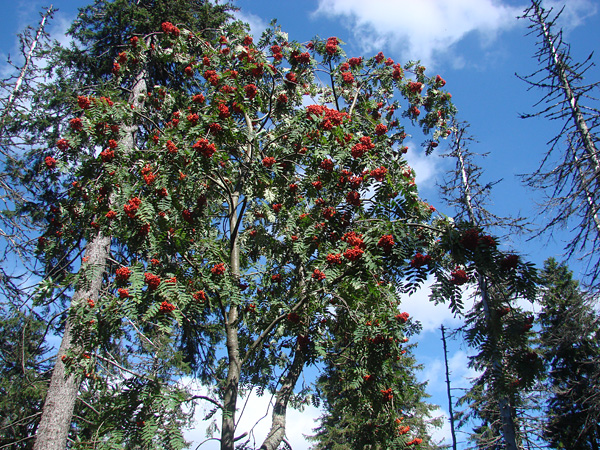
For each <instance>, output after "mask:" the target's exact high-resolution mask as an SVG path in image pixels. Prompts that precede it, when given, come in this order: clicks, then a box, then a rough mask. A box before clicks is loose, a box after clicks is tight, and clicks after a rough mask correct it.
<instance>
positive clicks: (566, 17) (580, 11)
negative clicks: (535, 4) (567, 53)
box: [542, 0, 598, 31]
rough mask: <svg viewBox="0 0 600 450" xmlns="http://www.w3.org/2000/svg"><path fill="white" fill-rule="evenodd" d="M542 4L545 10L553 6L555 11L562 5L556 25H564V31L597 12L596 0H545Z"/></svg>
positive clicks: (576, 25)
mask: <svg viewBox="0 0 600 450" xmlns="http://www.w3.org/2000/svg"><path fill="white" fill-rule="evenodd" d="M542 6H543V7H544V8H546V9H547V10H548V9H550V8H553V12H555V13H557V12H558V11H560V10H561V9H562V8H563V7H564V10H563V12H562V14H561V15H560V19H559V21H558V25H559V26H561V27H564V29H565V30H566V31H570V30H572V29H573V28H576V27H578V26H579V25H581V24H582V23H583V22H585V20H586V19H588V18H589V17H592V16H594V15H596V14H597V13H598V2H596V1H594V0H568V1H567V0H546V1H544V2H543V3H542Z"/></svg>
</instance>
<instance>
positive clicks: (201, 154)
mask: <svg viewBox="0 0 600 450" xmlns="http://www.w3.org/2000/svg"><path fill="white" fill-rule="evenodd" d="M151 37H152V39H148V38H146V37H145V36H140V37H138V36H132V38H131V39H130V41H129V46H128V47H127V48H125V49H123V50H122V51H120V52H119V53H118V56H117V58H116V60H115V61H114V62H113V65H112V66H111V67H112V68H111V73H112V78H111V80H110V81H109V82H107V83H106V85H104V86H98V87H97V89H96V90H95V91H91V90H90V91H87V92H85V93H82V94H81V95H79V96H77V97H76V98H71V100H70V102H71V105H72V106H73V107H75V111H77V112H76V113H75V114H74V115H73V116H72V117H70V118H68V119H67V121H66V124H68V125H67V126H65V127H61V128H59V129H60V130H61V134H60V136H57V141H56V146H55V148H54V149H52V150H51V151H48V153H46V154H45V155H44V159H43V165H41V170H43V171H44V174H45V175H46V176H47V177H48V178H49V181H50V182H51V183H56V184H59V183H66V182H68V183H69V184H68V188H67V190H66V192H65V195H64V196H60V197H58V198H56V201H55V202H54V204H53V205H52V207H51V208H50V212H51V218H50V220H49V222H50V226H49V228H48V230H47V232H46V234H45V235H44V236H42V239H41V241H40V242H41V244H42V245H41V247H40V251H42V252H43V258H44V260H45V261H52V264H54V262H58V261H59V260H60V258H63V257H65V255H70V257H71V259H72V261H73V262H77V263H79V261H80V263H81V267H80V268H77V264H74V268H71V267H69V266H68V265H65V264H60V265H57V264H54V265H55V266H56V267H61V270H62V273H61V277H60V278H58V279H55V280H54V282H53V283H49V282H47V283H45V284H44V285H43V287H44V289H45V290H44V291H43V292H44V294H45V296H46V298H54V293H55V292H60V291H61V290H63V292H64V290H68V289H69V288H70V287H72V286H74V287H75V293H74V295H73V298H72V301H71V304H70V307H69V312H68V317H69V319H68V322H67V330H66V331H65V336H67V338H63V345H62V347H61V349H60V350H59V357H58V361H57V367H58V365H60V364H62V365H63V366H66V370H67V377H66V378H65V377H64V376H62V377H61V375H60V373H59V372H57V371H56V369H55V373H58V374H59V375H58V379H59V380H63V381H64V380H65V379H66V380H70V379H72V380H75V381H76V380H78V379H85V380H86V381H85V383H84V385H83V386H84V388H86V389H87V388H89V391H90V392H91V393H93V394H94V395H96V397H97V398H98V400H97V401H96V402H95V403H93V404H92V405H91V406H92V407H93V408H94V410H95V411H94V414H91V415H90V417H89V418H86V419H87V420H88V422H89V423H88V424H87V427H88V429H90V430H92V431H93V433H91V434H90V435H86V436H85V439H83V438H81V437H78V436H77V434H74V435H73V436H72V438H73V440H74V441H75V443H76V444H74V445H75V446H80V447H82V448H85V447H86V446H87V447H91V446H93V447H95V448H102V447H107V448H110V447H111V446H128V445H129V446H133V445H142V446H144V447H149V448H152V447H161V448H162V447H167V448H182V447H183V446H184V445H185V443H184V442H183V440H182V438H181V426H182V425H184V424H185V420H186V416H185V411H186V409H185V408H184V407H183V406H184V405H190V404H193V403H194V402H197V401H203V402H208V404H210V405H211V406H212V407H214V408H215V412H219V413H220V415H221V426H220V436H219V439H220V442H221V448H222V449H224V450H225V449H227V450H229V449H233V448H234V447H242V448H248V447H255V445H254V444H255V443H254V442H252V441H251V437H252V435H251V434H246V433H245V432H242V431H244V430H236V425H237V420H236V418H237V410H238V404H237V402H238V398H239V397H240V395H241V394H243V393H245V392H247V391H248V390H249V389H253V388H258V389H259V391H263V392H265V391H266V392H270V393H272V394H273V396H274V405H273V412H272V426H271V430H270V432H269V434H268V436H267V437H266V439H265V440H264V441H263V442H262V443H258V444H259V446H260V448H264V449H275V448H278V447H279V445H280V444H281V442H282V441H283V439H284V436H285V417H286V410H287V406H288V404H290V403H292V404H298V403H302V402H305V401H307V398H306V397H305V396H304V395H303V391H302V390H301V391H300V392H297V391H295V386H296V384H297V381H298V379H299V377H300V376H301V374H302V373H303V369H304V368H305V367H306V366H307V365H310V364H317V363H326V364H329V363H332V364H334V365H335V364H336V363H337V364H338V365H339V361H340V360H341V359H343V358H352V360H353V361H354V366H349V367H346V368H344V370H345V371H346V372H347V373H348V374H349V377H350V378H349V379H348V380H347V381H345V382H344V383H348V384H345V387H344V389H347V387H349V386H354V385H356V384H357V383H358V384H360V385H361V386H363V385H364V383H366V382H367V380H365V378H364V377H365V376H366V375H369V374H372V375H374V377H373V379H372V383H371V384H370V385H368V386H367V385H364V389H363V390H362V391H361V400H362V402H363V405H365V411H370V412H371V413H370V416H369V420H370V421H371V423H372V424H373V425H374V426H375V427H376V428H377V429H378V430H379V438H378V441H377V443H374V445H375V446H380V447H382V448H389V446H395V447H398V448H403V447H406V446H413V445H418V444H420V443H421V440H422V439H423V438H422V437H421V436H419V435H418V434H415V430H406V431H404V430H405V428H404V427H405V426H406V425H403V424H402V420H403V419H402V417H403V416H401V415H400V414H401V412H400V411H401V410H403V408H404V405H407V406H406V408H407V410H408V411H409V412H411V413H412V412H413V411H412V410H411V408H412V407H413V406H414V405H415V403H416V402H417V400H418V399H419V398H420V395H421V393H422V386H418V385H417V386H414V385H413V384H412V381H411V378H410V371H409V370H407V369H402V368H399V367H398V361H402V358H403V357H404V356H403V355H404V353H403V351H404V349H403V348H402V346H401V343H402V341H403V340H404V338H405V334H406V333H407V328H406V327H407V325H406V322H407V317H406V316H405V314H403V313H402V312H401V310H399V309H398V299H399V296H400V295H401V294H405V293H410V292H414V290H415V289H417V287H418V285H419V284H420V283H421V282H422V281H423V280H424V279H425V278H426V276H427V274H428V273H435V274H436V276H437V277H438V289H437V292H438V293H439V294H440V296H441V297H443V298H444V299H450V301H451V302H452V304H453V307H457V298H458V292H459V290H460V286H461V285H462V284H464V283H465V282H467V281H468V277H469V275H468V274H467V272H466V271H465V270H463V269H462V268H458V267H455V266H454V264H455V263H458V264H461V265H465V268H466V264H467V263H468V261H469V258H471V257H472V256H473V255H471V254H465V253H464V252H462V253H461V250H460V247H459V246H457V245H456V242H457V240H459V239H460V236H461V235H462V233H463V231H462V230H454V228H453V225H452V223H451V221H449V220H446V219H444V218H442V217H439V216H437V217H435V218H433V217H432V214H433V212H434V209H433V208H432V207H430V206H429V205H427V204H426V203H424V202H423V201H422V200H421V199H420V198H419V196H418V192H417V188H416V185H415V183H414V171H413V170H412V169H411V168H410V167H408V165H407V164H406V161H405V160H404V159H403V153H404V152H405V150H406V148H405V146H404V145H403V144H404V140H405V138H406V133H405V131H404V124H405V123H409V122H413V123H415V124H418V125H419V126H420V127H422V128H423V130H424V131H425V132H433V136H432V139H433V140H434V141H435V140H437V139H438V138H439V137H441V136H445V135H447V130H446V127H447V123H446V121H447V120H448V119H449V118H450V116H451V115H452V114H453V112H454V108H453V106H452V104H451V102H450V95H449V94H448V93H446V92H445V91H444V90H442V89H441V88H442V86H443V80H442V78H441V77H440V76H436V77H429V76H426V75H425V69H424V68H423V67H422V66H420V65H418V64H415V63H409V64H407V65H405V66H401V65H400V64H397V63H395V62H394V61H392V60H391V59H389V58H388V59H386V58H385V57H384V55H383V54H382V53H379V54H377V55H376V56H374V57H372V58H369V59H365V58H357V57H355V58H346V57H345V55H344V54H343V51H342V49H341V42H340V41H339V40H338V39H337V38H335V37H330V38H328V39H326V40H322V39H318V38H315V40H314V41H313V42H310V43H306V44H300V43H296V42H293V41H290V40H289V38H288V37H287V35H286V34H285V33H282V32H281V31H280V30H279V29H277V28H270V29H269V30H267V31H266V33H265V34H264V35H263V37H262V38H261V39H260V41H258V42H257V43H255V42H254V40H253V38H252V37H250V36H248V35H247V30H246V29H245V27H244V26H242V25H241V24H239V23H231V24H229V25H227V26H225V27H224V28H222V29H221V30H219V31H218V32H216V33H210V34H204V35H203V34H202V33H201V30H195V29H189V28H187V27H186V24H173V23H171V22H163V23H162V24H161V28H160V30H159V31H157V32H154V33H152V35H151ZM136 38H137V39H136ZM161 64H162V65H164V66H165V67H168V68H169V70H171V71H173V73H179V74H182V75H179V76H181V77H182V78H183V79H184V80H186V83H185V84H184V85H183V86H178V85H176V84H175V83H172V84H170V83H169V81H168V80H166V81H165V82H164V83H163V84H156V85H149V84H148V83H147V82H146V80H145V77H146V76H147V74H148V73H149V72H148V71H146V70H145V67H146V66H150V65H152V66H153V67H157V66H160V65H161ZM124 86H125V87H128V89H127V90H125V89H123V87H124ZM401 120H402V121H401ZM432 142H433V141H432ZM52 219H53V220H52ZM438 238H439V239H440V240H438ZM83 245H85V246H86V253H84V254H83V255H82V253H81V248H82V246H83ZM65 249H67V250H68V251H67V252H65ZM71 249H72V250H71ZM484 253H485V254H484V256H485V258H486V259H485V261H486V263H487V264H488V265H487V266H486V267H489V270H490V271H493V272H494V273H498V274H499V275H498V276H499V277H502V279H503V280H504V281H505V282H506V283H510V284H511V286H512V287H513V288H514V290H515V291H519V290H520V291H523V290H525V289H526V288H527V287H528V286H529V285H530V277H529V273H528V272H527V271H526V270H524V269H525V266H522V265H519V266H518V268H516V270H512V271H508V272H502V271H501V268H500V267H499V264H500V261H502V260H503V258H504V255H502V254H501V253H500V252H497V251H496V250H494V249H491V250H489V251H486V252H484ZM81 256H83V258H81ZM80 258H81V259H80ZM482 258H483V256H482ZM448 261H452V266H451V267H452V268H451V269H450V270H448V269H447V267H448ZM461 267H462V266H461ZM511 269H512V267H511ZM43 300H44V299H43V298H40V299H39V301H43ZM344 342H347V345H346V346H345V345H344V344H343V343H344ZM340 358H341V359H340ZM192 370H193V372H192ZM186 373H187V374H190V373H193V375H194V376H195V377H197V379H198V380H199V381H201V382H202V383H203V384H204V385H205V387H206V389H207V391H208V393H207V394H206V395H201V396H192V395H190V394H189V393H188V392H186V391H185V389H183V388H182V386H181V383H180V382H179V380H180V379H181V377H182V375H184V374H186ZM398 374H400V375H402V376H406V384H405V385H404V386H400V385H399V384H398V383H397V381H398ZM53 378H54V376H53ZM74 384H75V385H77V383H74ZM328 395H329V394H328ZM48 397H49V398H51V400H50V401H52V397H51V396H50V394H48ZM54 400H56V399H54ZM47 404H48V401H47ZM407 421H409V420H408V418H407ZM409 431H410V432H409ZM38 442H40V441H39V438H38ZM140 443H141V444H140ZM40 445H45V442H43V441H41V443H40ZM374 448H377V447H374Z"/></svg>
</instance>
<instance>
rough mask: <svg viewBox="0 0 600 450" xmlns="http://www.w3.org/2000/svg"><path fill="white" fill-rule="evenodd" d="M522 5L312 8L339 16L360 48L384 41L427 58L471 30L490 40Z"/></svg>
mask: <svg viewBox="0 0 600 450" xmlns="http://www.w3.org/2000/svg"><path fill="white" fill-rule="evenodd" d="M524 5H525V4H524ZM523 8H524V6H523V7H518V6H517V7H515V6H509V5H507V4H505V3H503V2H502V1H500V0H421V1H419V2H416V1H413V0H371V1H369V2H365V1H363V0H319V5H318V8H317V10H316V11H315V12H314V14H315V15H317V16H319V15H322V16H327V17H330V18H339V19H341V20H342V22H343V23H344V24H345V25H346V26H347V27H348V28H349V29H351V30H353V32H354V34H355V37H357V38H359V39H360V41H359V42H362V46H363V50H364V51H374V50H375V49H376V48H379V47H381V46H382V44H384V45H386V46H387V48H390V49H392V50H394V51H399V52H401V54H402V57H403V58H404V59H420V60H421V61H423V62H425V63H426V64H430V63H431V62H433V61H434V59H435V58H437V57H439V56H440V55H442V54H446V53H448V52H450V51H451V48H452V47H453V46H454V45H455V44H457V43H458V42H460V41H461V40H462V39H463V38H465V37H466V36H467V35H471V34H472V33H476V34H477V35H478V36H479V37H480V38H481V43H482V44H489V43H490V42H492V41H494V40H495V38H496V36H497V35H498V33H499V32H502V31H504V30H507V29H510V28H512V27H514V26H515V25H516V24H517V21H516V20H515V18H516V16H518V15H519V14H521V13H522V11H523Z"/></svg>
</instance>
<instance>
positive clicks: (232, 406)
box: [221, 192, 241, 450]
mask: <svg viewBox="0 0 600 450" xmlns="http://www.w3.org/2000/svg"><path fill="white" fill-rule="evenodd" d="M229 202H230V204H229V229H230V230H231V236H230V240H231V254H230V265H231V275H232V276H233V277H234V278H237V279H239V277H240V254H239V251H240V250H239V243H238V235H237V231H236V230H238V229H239V224H238V220H241V218H238V212H237V209H238V204H239V192H233V193H231V196H230V200H229ZM223 319H224V321H225V333H226V336H227V344H226V346H227V357H228V358H229V366H228V368H227V381H226V385H225V393H224V395H223V418H222V421H221V426H222V431H221V450H234V443H235V414H236V409H237V398H238V390H239V383H240V372H241V360H240V344H239V340H238V320H239V306H238V305H235V304H231V305H229V311H228V312H227V315H226V316H225V317H224V318H223Z"/></svg>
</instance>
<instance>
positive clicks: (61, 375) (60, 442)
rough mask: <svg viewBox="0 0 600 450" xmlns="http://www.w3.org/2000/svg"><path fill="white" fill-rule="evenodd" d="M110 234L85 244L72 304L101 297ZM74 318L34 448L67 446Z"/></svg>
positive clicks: (128, 136) (128, 141)
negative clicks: (83, 273) (82, 276)
mask: <svg viewBox="0 0 600 450" xmlns="http://www.w3.org/2000/svg"><path fill="white" fill-rule="evenodd" d="M145 77H146V71H145V70H141V71H140V72H139V73H138V74H137V76H136V79H135V81H134V84H133V88H132V90H131V94H130V96H129V99H128V100H129V103H130V104H132V105H134V106H135V107H136V108H140V107H141V106H142V102H143V99H141V98H140V95H141V94H142V93H144V92H146V81H145ZM123 129H124V131H125V134H124V137H123V139H122V143H123V144H124V146H125V148H127V149H133V148H134V146H135V134H136V131H137V127H136V126H135V124H134V125H131V126H128V127H124V128H123ZM110 241H111V238H110V236H103V235H102V233H98V235H97V236H96V237H95V238H94V239H92V241H90V242H89V243H88V244H87V246H86V251H85V256H86V258H88V259H87V264H88V265H89V266H92V267H94V270H93V271H92V272H91V274H92V277H91V280H85V282H84V283H83V284H82V285H80V286H77V290H76V292H75V294H74V295H73V298H72V300H71V306H74V305H77V304H78V303H80V302H84V301H86V300H87V299H88V298H91V299H92V300H94V301H96V300H98V297H99V296H100V290H101V288H102V275H103V273H104V271H105V268H106V262H107V260H108V255H109V252H110ZM72 326H73V324H72V323H71V318H70V317H67V324H66V327H65V333H64V335H63V339H62V342H61V345H60V349H59V352H58V355H57V358H56V363H55V366H54V370H53V372H52V377H51V379H50V386H49V388H48V392H47V393H46V400H45V402H44V408H43V410H42V417H41V419H40V425H39V427H38V429H37V433H36V438H35V444H34V447H33V450H64V449H65V448H66V445H67V438H68V435H69V430H70V429H71V421H72V417H73V410H74V408H75V402H76V400H77V394H78V392H79V386H80V384H81V380H80V379H79V378H77V377H76V376H74V375H72V374H71V375H66V373H65V365H64V363H63V361H62V356H63V355H65V354H66V353H67V352H68V351H69V350H71V349H75V350H76V346H75V344H74V343H73V341H72V335H71V328H72Z"/></svg>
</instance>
